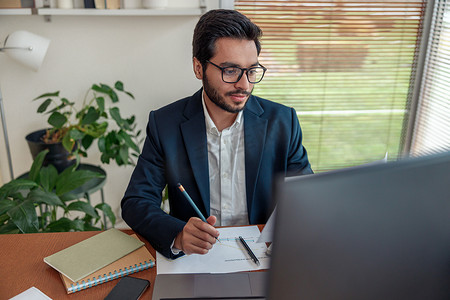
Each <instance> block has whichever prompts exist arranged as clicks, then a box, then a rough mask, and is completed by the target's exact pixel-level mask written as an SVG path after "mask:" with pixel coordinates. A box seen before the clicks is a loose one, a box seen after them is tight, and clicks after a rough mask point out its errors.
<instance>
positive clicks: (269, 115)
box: [121, 90, 312, 258]
mask: <svg viewBox="0 0 450 300" xmlns="http://www.w3.org/2000/svg"><path fill="white" fill-rule="evenodd" d="M243 119H244V134H245V177H246V180H245V184H246V192H247V210H248V218H249V223H250V224H264V223H266V221H267V219H268V217H269V216H270V214H271V211H272V209H273V206H274V203H272V201H271V193H272V191H271V189H272V183H273V181H274V178H275V177H276V176H279V175H280V174H281V175H284V176H286V175H301V174H310V173H312V170H311V167H310V164H309V162H308V157H307V154H306V150H305V149H304V147H303V145H302V133H301V129H300V125H299V122H298V119H297V115H296V112H295V110H294V109H293V108H288V107H286V106H283V105H281V104H277V103H274V102H271V101H268V100H265V99H262V98H259V97H256V96H250V98H249V99H248V102H247V104H246V106H245V108H244V110H243ZM208 173H209V171H208V149H207V141H206V125H205V117H204V113H203V106H202V90H199V91H198V92H197V93H195V94H194V95H193V96H191V97H187V98H184V99H181V100H179V101H176V102H174V103H172V104H169V105H167V106H165V107H162V108H160V109H158V110H156V111H152V112H150V116H149V122H148V125H147V137H146V140H145V144H144V148H143V150H142V153H141V155H140V157H139V159H138V162H137V165H136V168H135V170H134V172H133V174H132V176H131V180H130V183H129V185H128V188H127V190H126V192H125V196H124V198H123V199H122V203H121V206H122V217H123V219H124V220H125V221H126V222H127V224H128V225H129V226H130V227H131V228H132V229H133V230H134V231H136V232H138V233H139V234H140V235H142V236H143V237H145V238H146V239H147V240H148V241H149V242H150V244H151V245H152V246H153V247H154V248H155V249H156V250H157V251H159V252H160V253H161V254H163V255H165V256H167V257H172V258H173V257H174V256H173V255H172V252H171V251H170V245H171V243H172V242H173V240H174V238H175V237H176V235H177V234H178V233H179V232H180V231H181V230H182V229H183V227H184V225H185V224H186V222H187V221H188V220H189V218H191V217H193V216H197V215H196V213H195V211H194V210H193V209H192V207H191V206H190V205H189V203H188V201H187V200H186V199H185V198H184V197H183V195H182V194H181V192H180V191H179V190H178V189H177V183H181V184H182V185H183V186H184V188H185V189H186V191H187V192H188V193H189V195H190V196H191V198H192V199H193V200H194V202H195V203H196V205H197V207H198V208H199V209H200V211H201V212H202V213H203V215H204V216H209V209H210V203H209V174H208ZM166 184H168V192H169V203H170V215H168V214H166V213H165V212H164V211H162V210H161V208H160V207H161V193H162V190H163V189H164V187H165V185H166Z"/></svg>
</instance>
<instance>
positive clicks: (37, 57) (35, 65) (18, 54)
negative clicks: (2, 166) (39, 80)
mask: <svg viewBox="0 0 450 300" xmlns="http://www.w3.org/2000/svg"><path fill="white" fill-rule="evenodd" d="M49 44H50V40H49V39H46V38H44V37H41V36H39V35H36V34H33V33H31V32H28V31H16V32H13V33H11V34H10V35H8V36H7V37H6V39H5V42H4V46H3V48H0V52H3V53H5V54H6V55H8V56H9V57H11V58H12V59H13V60H15V61H17V62H19V63H20V64H22V65H24V66H25V67H28V68H30V69H32V70H34V71H37V70H38V69H39V67H40V66H41V64H42V62H43V61H44V57H45V54H46V52H47V49H48V46H49ZM0 113H1V118H2V127H3V136H4V138H5V146H6V154H7V156H8V164H9V173H10V175H11V180H13V179H14V173H13V167H12V161H11V151H10V148H9V140H8V132H7V129H6V119H5V113H4V107H3V97H2V93H1V90H0Z"/></svg>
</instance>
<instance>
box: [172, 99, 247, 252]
mask: <svg viewBox="0 0 450 300" xmlns="http://www.w3.org/2000/svg"><path fill="white" fill-rule="evenodd" d="M202 103H203V111H204V114H205V123H206V138H207V143H208V165H209V191H210V192H209V198H210V215H211V216H216V218H217V222H216V224H215V226H234V225H248V224H249V221H248V213H247V196H246V189H245V146H244V119H243V117H242V111H240V112H239V113H238V115H237V117H236V120H235V121H234V123H233V124H232V125H231V126H230V127H228V128H225V129H224V130H222V132H220V131H219V130H218V129H217V127H216V125H215V124H214V122H213V121H212V119H211V117H210V116H209V113H208V110H207V109H206V105H205V99H204V97H203V96H202ZM174 242H175V239H174V240H173V242H172V245H171V246H170V248H171V250H172V253H173V254H174V255H177V254H179V253H180V250H179V249H177V248H175V247H174V246H173V244H174Z"/></svg>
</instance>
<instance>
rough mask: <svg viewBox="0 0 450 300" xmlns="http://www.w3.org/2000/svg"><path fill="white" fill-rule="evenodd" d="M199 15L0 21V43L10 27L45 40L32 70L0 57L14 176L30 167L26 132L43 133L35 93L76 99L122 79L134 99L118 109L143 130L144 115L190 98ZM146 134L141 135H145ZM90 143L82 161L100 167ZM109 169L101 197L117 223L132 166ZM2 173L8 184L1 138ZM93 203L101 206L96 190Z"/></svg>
mask: <svg viewBox="0 0 450 300" xmlns="http://www.w3.org/2000/svg"><path fill="white" fill-rule="evenodd" d="M197 20H198V16H197V17H192V16H170V17H152V16H146V17H124V16H118V17H113V16H82V17H80V16H52V18H51V22H45V21H44V17H43V16H0V40H1V41H3V40H4V39H5V38H6V36H7V35H8V33H11V32H14V31H16V30H27V31H30V32H33V33H35V34H38V35H42V36H45V37H47V38H49V39H51V43H50V48H49V50H48V52H47V56H46V59H45V60H44V63H43V65H42V67H41V69H40V70H39V71H38V72H34V71H31V70H28V69H26V68H25V67H22V66H21V65H19V64H16V63H15V62H14V61H12V60H11V59H9V58H8V57H7V56H6V55H3V54H1V53H0V88H1V91H2V94H3V98H4V106H5V111H6V119H7V128H8V134H9V140H10V146H11V152H12V160H13V166H14V175H15V176H18V175H20V174H22V173H24V172H26V171H28V170H29V167H30V166H31V163H32V159H31V155H30V153H29V150H28V146H27V144H26V141H25V135H27V134H28V133H30V132H32V131H34V130H37V129H41V128H45V127H46V121H45V118H44V117H43V116H42V115H40V114H37V113H36V109H37V107H38V105H39V103H38V102H32V99H33V98H35V97H36V96H38V95H40V94H42V93H45V92H53V91H57V90H60V91H61V93H62V95H63V96H66V97H67V98H69V99H70V100H72V101H78V102H81V101H82V98H83V97H84V94H85V92H86V90H87V88H88V87H89V86H91V85H92V84H93V83H99V82H102V83H107V84H114V82H115V81H116V80H121V81H123V83H124V85H125V88H126V89H127V90H129V91H130V92H132V93H133V94H134V95H135V97H136V100H135V101H133V100H131V99H130V100H128V99H126V98H124V99H123V101H122V102H121V103H120V104H119V107H120V109H121V112H122V115H123V116H129V115H131V114H135V115H136V117H137V122H138V126H139V128H141V129H145V126H146V123H147V117H148V113H149V111H150V110H153V109H156V108H159V107H161V106H163V105H165V104H167V103H170V102H172V101H174V100H177V99H179V98H182V97H184V96H187V95H191V94H193V93H194V92H195V91H196V90H197V89H198V88H199V87H200V86H201V83H200V82H199V81H198V80H197V79H195V77H194V74H193V72H192V62H191V61H192V59H191V53H192V50H191V41H192V33H193V29H194V27H195V24H196V22H197ZM144 133H145V130H144ZM96 147H97V146H96V145H94V146H93V147H91V150H90V153H89V157H88V159H85V160H84V161H83V162H86V163H91V164H95V165H99V164H100V159H99V158H100V156H99V154H98V151H97V149H96ZM102 167H103V168H104V169H105V170H106V172H107V183H106V185H105V198H106V202H107V203H109V204H110V205H111V206H112V208H113V211H114V212H115V214H116V216H117V217H118V218H119V219H118V223H117V224H116V227H124V226H125V224H124V222H123V221H122V220H121V219H120V200H121V198H122V196H123V193H124V191H125V188H126V186H127V184H128V181H129V178H130V175H131V172H132V170H133V168H132V167H118V166H116V165H115V164H110V165H103V166H102ZM0 170H1V177H2V178H3V181H5V182H7V181H9V172H8V162H7V158H6V150H5V146H4V140H3V136H2V137H1V143H0ZM96 194H97V195H95V196H94V199H93V200H94V202H98V201H99V199H100V198H99V193H96Z"/></svg>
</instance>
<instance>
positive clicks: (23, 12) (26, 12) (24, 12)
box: [0, 0, 33, 16]
mask: <svg viewBox="0 0 450 300" xmlns="http://www.w3.org/2000/svg"><path fill="white" fill-rule="evenodd" d="M0 1H1V0H0ZM32 14H33V13H32V10H31V8H2V9H0V16H31V15H32Z"/></svg>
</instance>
